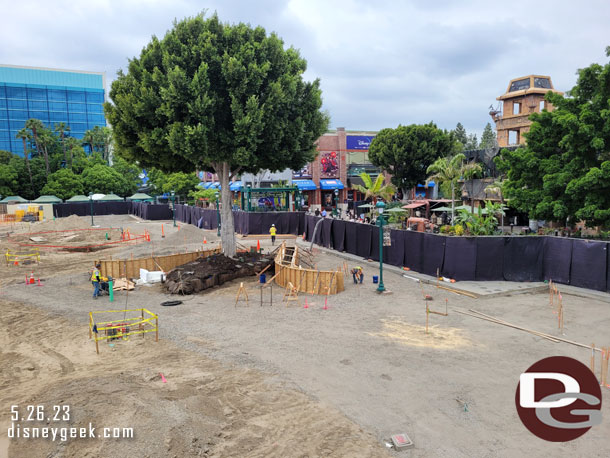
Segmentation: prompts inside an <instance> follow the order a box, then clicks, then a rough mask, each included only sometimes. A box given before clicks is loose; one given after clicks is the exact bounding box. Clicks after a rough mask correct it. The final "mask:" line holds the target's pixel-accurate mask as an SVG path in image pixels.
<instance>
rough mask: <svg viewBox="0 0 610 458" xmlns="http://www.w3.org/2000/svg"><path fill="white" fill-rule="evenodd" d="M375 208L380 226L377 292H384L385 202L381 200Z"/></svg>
mask: <svg viewBox="0 0 610 458" xmlns="http://www.w3.org/2000/svg"><path fill="white" fill-rule="evenodd" d="M375 208H376V209H377V211H378V212H379V216H378V217H377V226H379V286H378V287H377V292H378V293H383V292H384V291H385V286H383V226H384V225H385V221H384V219H383V210H384V209H385V204H384V203H383V202H382V201H379V202H377V204H376V205H375Z"/></svg>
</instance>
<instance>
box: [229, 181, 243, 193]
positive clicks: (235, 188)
mask: <svg viewBox="0 0 610 458" xmlns="http://www.w3.org/2000/svg"><path fill="white" fill-rule="evenodd" d="M242 186H243V184H242V182H241V181H234V182H233V183H231V186H230V187H229V189H230V190H231V191H241V188H242Z"/></svg>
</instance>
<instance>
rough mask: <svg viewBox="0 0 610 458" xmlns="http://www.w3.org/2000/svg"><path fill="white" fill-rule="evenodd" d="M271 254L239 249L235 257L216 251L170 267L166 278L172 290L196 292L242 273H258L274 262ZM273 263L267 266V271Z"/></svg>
mask: <svg viewBox="0 0 610 458" xmlns="http://www.w3.org/2000/svg"><path fill="white" fill-rule="evenodd" d="M273 263H274V260H273V257H272V256H269V255H266V256H264V255H261V254H259V253H238V254H237V255H236V256H235V259H234V258H229V257H226V256H225V255H223V254H215V255H213V256H209V257H207V258H198V259H196V260H194V261H191V262H189V263H187V264H183V265H181V266H178V267H176V268H175V269H173V270H171V271H170V272H169V273H168V274H167V277H166V280H165V288H166V289H167V291H168V292H169V293H170V294H194V293H198V292H200V291H204V290H206V289H209V288H212V287H214V286H219V285H222V284H223V283H226V282H228V281H231V280H235V279H237V278H241V277H249V276H252V275H256V274H257V273H258V272H260V271H262V270H263V269H265V268H266V267H267V266H268V265H270V264H273ZM270 270H271V272H272V271H273V267H271V268H270V269H268V270H267V272H268V273H271V272H269V271H270Z"/></svg>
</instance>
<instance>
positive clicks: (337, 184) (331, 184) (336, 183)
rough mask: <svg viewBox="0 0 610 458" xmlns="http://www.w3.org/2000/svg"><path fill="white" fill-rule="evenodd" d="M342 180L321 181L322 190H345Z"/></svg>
mask: <svg viewBox="0 0 610 458" xmlns="http://www.w3.org/2000/svg"><path fill="white" fill-rule="evenodd" d="M344 187H345V186H343V183H341V180H320V189H343V188H344Z"/></svg>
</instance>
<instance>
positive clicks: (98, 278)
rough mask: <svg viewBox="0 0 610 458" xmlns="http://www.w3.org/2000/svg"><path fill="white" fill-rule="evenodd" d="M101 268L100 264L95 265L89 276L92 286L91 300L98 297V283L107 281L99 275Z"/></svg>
mask: <svg viewBox="0 0 610 458" xmlns="http://www.w3.org/2000/svg"><path fill="white" fill-rule="evenodd" d="M101 267H102V265H101V264H96V265H95V269H93V274H92V275H91V283H92V284H93V299H97V298H98V297H99V295H100V282H102V281H105V282H107V281H108V279H107V278H106V277H102V274H101V273H100V269H101Z"/></svg>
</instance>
